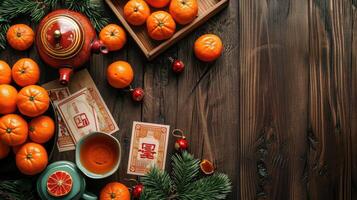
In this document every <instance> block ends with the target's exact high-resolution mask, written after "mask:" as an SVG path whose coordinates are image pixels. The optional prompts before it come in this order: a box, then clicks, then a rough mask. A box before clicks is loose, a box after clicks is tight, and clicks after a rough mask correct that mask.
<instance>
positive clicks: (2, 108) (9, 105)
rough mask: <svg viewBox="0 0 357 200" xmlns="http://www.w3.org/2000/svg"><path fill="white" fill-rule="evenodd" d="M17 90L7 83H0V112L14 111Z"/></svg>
mask: <svg viewBox="0 0 357 200" xmlns="http://www.w3.org/2000/svg"><path fill="white" fill-rule="evenodd" d="M16 98H17V90H16V89H15V88H14V87H13V86H11V85H7V84H2V85H0V114H9V113H13V112H15V111H16Z"/></svg>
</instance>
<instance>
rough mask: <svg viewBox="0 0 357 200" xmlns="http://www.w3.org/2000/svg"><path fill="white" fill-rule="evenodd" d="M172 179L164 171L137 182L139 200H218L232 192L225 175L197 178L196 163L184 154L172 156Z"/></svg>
mask: <svg viewBox="0 0 357 200" xmlns="http://www.w3.org/2000/svg"><path fill="white" fill-rule="evenodd" d="M171 159H172V174H171V178H170V176H169V175H168V174H167V173H166V172H165V171H160V170H159V169H157V168H156V167H154V168H152V169H151V170H150V171H149V172H148V173H147V174H146V176H144V177H142V178H141V179H140V181H141V182H142V183H143V185H144V190H143V192H142V193H141V196H140V199H141V200H158V199H160V200H164V199H167V200H171V199H174V200H196V199H197V200H220V199H225V198H226V197H227V195H228V194H229V193H230V192H231V190H232V185H231V182H230V180H229V178H228V176H227V175H225V174H222V173H215V174H213V175H211V176H205V177H202V176H201V175H200V172H199V170H200V166H199V160H197V159H195V158H194V157H193V155H192V154H189V153H188V152H186V151H184V152H182V154H175V155H173V156H172V158H171Z"/></svg>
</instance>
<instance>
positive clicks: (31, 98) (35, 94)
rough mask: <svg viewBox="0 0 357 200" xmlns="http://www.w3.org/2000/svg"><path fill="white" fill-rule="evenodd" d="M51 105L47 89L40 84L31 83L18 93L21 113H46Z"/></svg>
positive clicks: (18, 104) (29, 115) (33, 114)
mask: <svg viewBox="0 0 357 200" xmlns="http://www.w3.org/2000/svg"><path fill="white" fill-rule="evenodd" d="M49 105H50V98H49V96H48V93H47V91H46V90H45V89H44V88H43V87H41V86H38V85H29V86H26V87H24V88H22V89H21V90H20V92H19V93H18V95H17V107H18V109H19V110H20V112H21V114H23V115H26V116H28V117H37V116H39V115H42V114H43V113H45V112H46V111H47V109H48V107H49Z"/></svg>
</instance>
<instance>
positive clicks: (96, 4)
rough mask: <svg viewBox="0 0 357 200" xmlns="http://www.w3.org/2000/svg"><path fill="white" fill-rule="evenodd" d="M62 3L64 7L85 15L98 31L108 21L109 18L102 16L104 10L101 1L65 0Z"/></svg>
mask: <svg viewBox="0 0 357 200" xmlns="http://www.w3.org/2000/svg"><path fill="white" fill-rule="evenodd" d="M64 3H65V7H66V8H69V9H71V10H75V11H78V12H82V13H84V14H85V15H87V16H88V17H89V19H90V20H91V22H92V24H93V26H94V28H95V29H96V30H97V31H100V30H101V29H102V28H103V27H104V26H105V25H107V24H108V22H109V19H108V18H107V17H104V16H103V14H104V10H103V6H102V5H101V1H93V0H65V2H64Z"/></svg>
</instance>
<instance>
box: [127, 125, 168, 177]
mask: <svg viewBox="0 0 357 200" xmlns="http://www.w3.org/2000/svg"><path fill="white" fill-rule="evenodd" d="M169 132H170V126H168V125H161V124H152V123H144V122H135V121H134V122H133V129H132V135H131V144H130V153H129V163H128V171H127V173H128V174H133V175H139V176H143V175H145V174H146V173H147V172H148V170H149V169H150V168H151V167H152V166H154V165H155V166H156V167H158V168H159V169H162V170H164V169H165V162H166V154H167V144H168V140H169Z"/></svg>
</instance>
